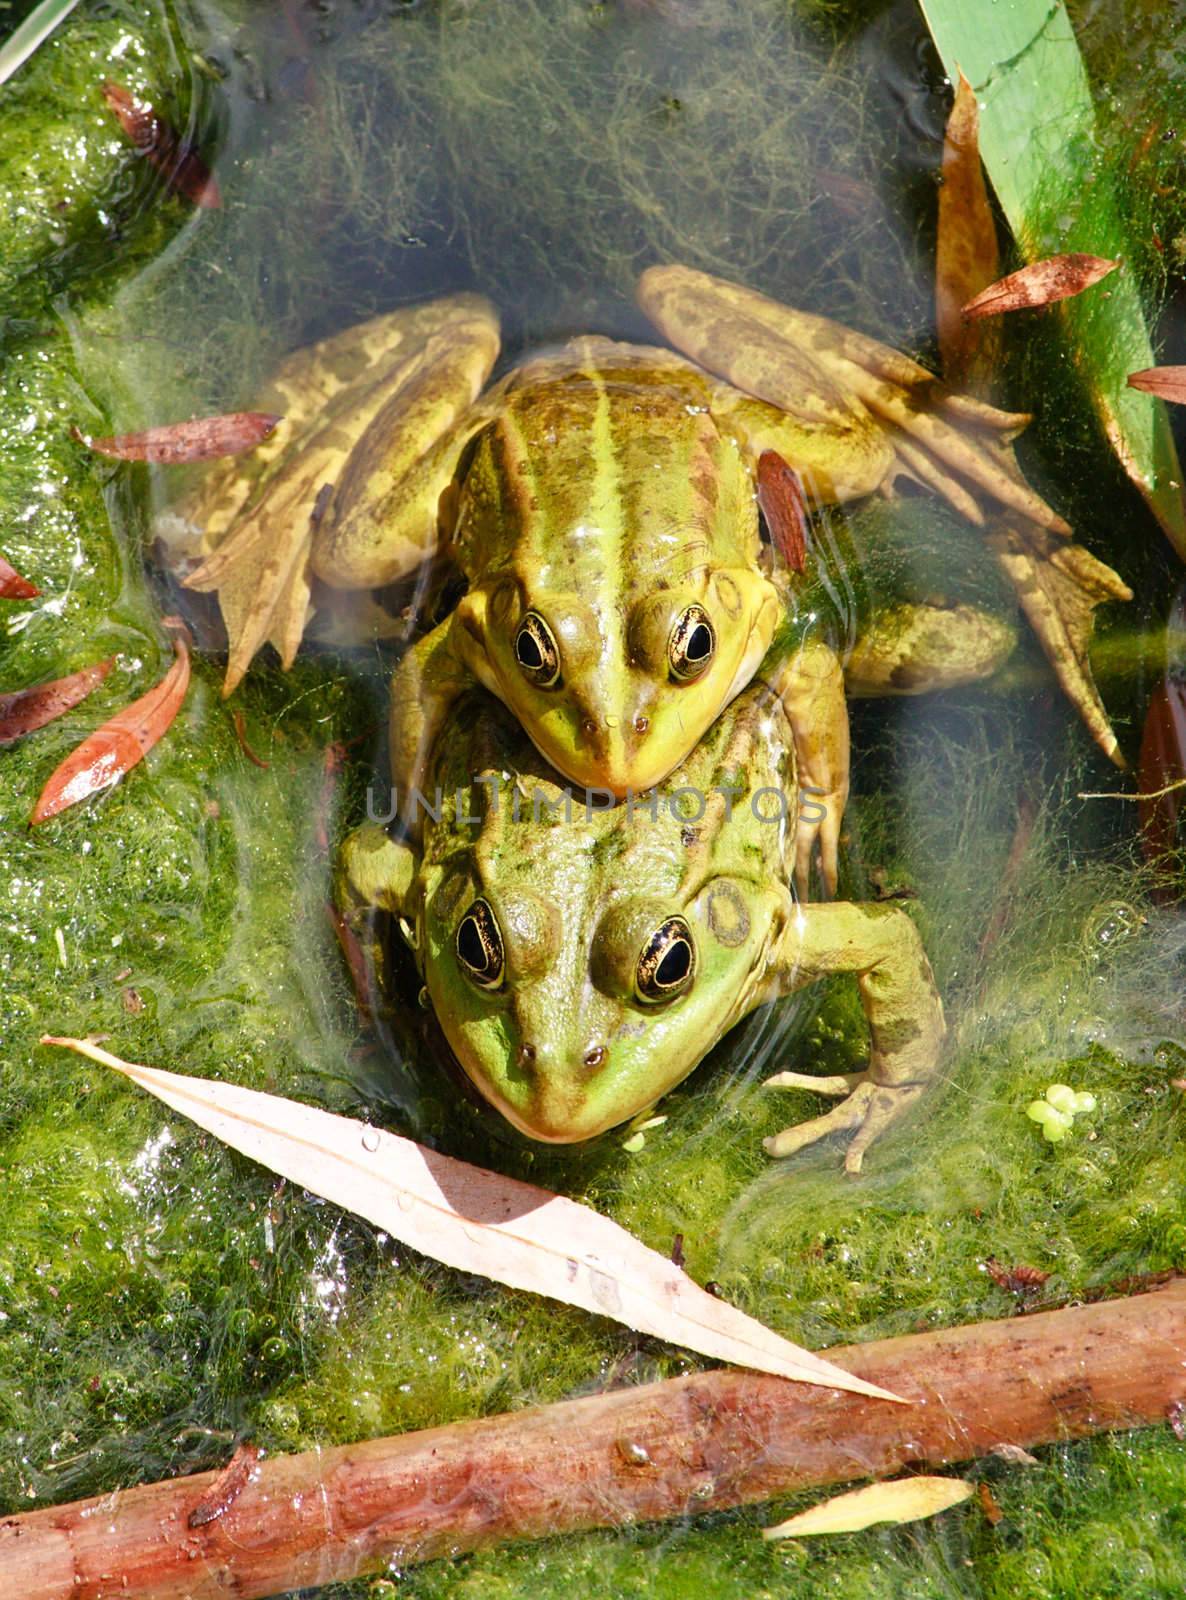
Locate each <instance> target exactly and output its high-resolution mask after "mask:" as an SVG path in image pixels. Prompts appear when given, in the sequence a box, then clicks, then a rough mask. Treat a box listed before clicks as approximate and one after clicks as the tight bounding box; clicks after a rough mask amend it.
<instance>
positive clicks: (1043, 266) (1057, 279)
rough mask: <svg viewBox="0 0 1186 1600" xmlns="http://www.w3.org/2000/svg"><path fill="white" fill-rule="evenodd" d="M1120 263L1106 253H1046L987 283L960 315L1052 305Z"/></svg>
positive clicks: (990, 314)
mask: <svg viewBox="0 0 1186 1600" xmlns="http://www.w3.org/2000/svg"><path fill="white" fill-rule="evenodd" d="M1119 265H1120V262H1119V261H1111V260H1109V259H1108V257H1107V256H1089V255H1084V254H1082V253H1081V252H1078V251H1072V252H1071V253H1070V254H1069V255H1062V256H1046V257H1044V258H1043V259H1042V260H1041V261H1031V262H1030V264H1029V266H1028V267H1022V268H1020V270H1019V271H1017V272H1010V273H1009V274H1008V276H1006V277H1004V278H998V279H997V281H996V283H990V284H989V286H988V288H987V289H983V290H981V292H980V293H979V294H978V295H976V296H975V297H974V298H973V299H971V300H969V301H968V303H967V304H966V305H965V306H964V307H962V309H961V312H960V315H961V316H963V317H967V318H968V319H969V320H971V319H973V318H975V317H999V316H1000V315H1001V314H1002V313H1003V312H1006V311H1024V310H1027V309H1028V308H1030V307H1032V306H1049V305H1053V304H1054V302H1055V301H1056V300H1069V299H1070V298H1071V297H1072V296H1073V295H1077V294H1082V293H1083V291H1084V289H1090V288H1091V286H1092V284H1094V283H1099V282H1100V280H1101V279H1102V278H1106V277H1107V276H1108V274H1109V273H1110V272H1115V270H1116V268H1117V267H1118V266H1119Z"/></svg>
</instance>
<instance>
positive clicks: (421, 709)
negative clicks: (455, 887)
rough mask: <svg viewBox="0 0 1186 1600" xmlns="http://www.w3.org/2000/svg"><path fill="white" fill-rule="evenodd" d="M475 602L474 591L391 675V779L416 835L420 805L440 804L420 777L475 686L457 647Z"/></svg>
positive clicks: (405, 818) (403, 815) (402, 814)
mask: <svg viewBox="0 0 1186 1600" xmlns="http://www.w3.org/2000/svg"><path fill="white" fill-rule="evenodd" d="M475 602H479V603H480V596H476V595H474V594H473V593H472V592H471V593H470V594H467V595H465V596H463V598H462V600H461V601H460V603H459V604H458V607H457V609H456V610H455V611H454V612H453V613H452V614H451V615H450V616H449V617H447V618H446V619H445V621H444V622H442V623H441V624H440V625H439V626H438V627H436V628H434V629H433V630H432V632H431V633H428V634H425V636H424V638H423V639H419V640H417V642H416V643H415V644H414V645H413V646H412V648H411V649H410V650H407V651H405V653H404V655H403V656H402V657H401V658H400V662H399V665H398V666H397V667H396V669H395V672H394V673H393V674H392V678H391V717H390V735H391V737H390V747H391V779H392V783H393V785H394V787H395V790H396V794H397V796H398V805H399V818H400V821H401V822H402V823H403V824H404V825H405V827H407V829H408V830H409V833H410V834H411V835H412V836H413V837H416V835H417V832H418V830H417V826H416V824H417V821H418V819H419V811H420V807H421V806H423V805H425V804H427V805H429V806H430V807H431V806H434V805H435V801H434V798H433V796H432V795H421V793H420V782H421V779H422V777H423V775H424V769H425V766H426V765H427V762H428V758H429V756H430V754H431V752H432V749H433V746H434V745H435V743H436V739H437V735H438V733H439V732H440V731H441V727H442V725H443V724H444V721H445V718H446V717H447V716H448V715H449V712H450V710H451V709H452V706H453V703H454V701H456V700H457V699H458V698H459V697H460V696H461V695H462V694H464V692H465V691H466V689H469V688H472V687H473V683H474V678H473V674H472V673H471V672H470V670H469V668H468V667H467V666H466V665H465V663H464V661H463V660H462V658H461V652H460V650H459V649H458V632H459V630H463V629H464V628H465V627H466V624H467V621H468V620H469V619H470V617H471V615H472V612H473V609H474V605H475Z"/></svg>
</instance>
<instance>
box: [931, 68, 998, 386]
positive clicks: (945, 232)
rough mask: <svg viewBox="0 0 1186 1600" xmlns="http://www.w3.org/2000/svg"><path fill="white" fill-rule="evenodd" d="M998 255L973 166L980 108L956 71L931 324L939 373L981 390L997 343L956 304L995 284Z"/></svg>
mask: <svg viewBox="0 0 1186 1600" xmlns="http://www.w3.org/2000/svg"><path fill="white" fill-rule="evenodd" d="M999 260H1000V252H999V250H998V247H997V227H996V223H995V222H994V221H993V215H992V207H991V206H990V205H989V203H988V189H987V187H986V185H985V182H984V168H983V166H982V165H981V162H980V108H979V105H978V104H977V101H976V91H975V90H974V89H973V88H972V85H971V84H970V83H969V82H968V80H967V78H965V77H964V75H963V73H962V72H961V73H960V75H959V82H958V83H957V85H956V90H955V101H954V103H953V105H952V107H951V115H950V116H949V117H948V119H947V128H946V131H945V133H944V136H943V183H942V186H941V188H940V190H939V222H938V230H937V235H936V241H935V327H936V331H937V332H938V335H939V355H940V357H941V359H942V364H943V376H944V378H945V379H946V381H947V382H948V383H950V384H958V385H960V386H961V387H967V385H968V383H969V380H970V379H975V380H979V381H981V382H983V384H984V386H985V387H987V386H988V385H989V384H990V383H991V381H992V378H993V375H994V371H995V367H996V362H997V357H998V351H997V348H996V345H997V342H998V341H999V338H1000V332H999V329H997V328H996V327H995V325H994V324H993V323H991V322H990V323H989V324H988V326H987V327H983V328H982V327H977V326H976V325H975V324H974V323H973V324H969V323H968V322H967V321H966V320H965V319H964V317H963V316H962V315H961V309H960V308H961V307H962V306H964V305H965V304H966V303H967V302H968V301H969V300H970V299H971V298H972V297H973V296H974V295H977V294H979V293H980V291H981V290H982V289H984V288H985V287H986V286H987V285H989V284H991V283H992V281H993V280H994V279H995V277H996V275H997V271H998V265H999Z"/></svg>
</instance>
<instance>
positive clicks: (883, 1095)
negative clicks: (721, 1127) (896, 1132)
mask: <svg viewBox="0 0 1186 1600" xmlns="http://www.w3.org/2000/svg"><path fill="white" fill-rule="evenodd" d="M836 1081H837V1080H836V1079H831V1078H824V1079H811V1078H806V1077H801V1075H800V1074H799V1073H793V1072H788V1073H778V1074H777V1075H776V1076H775V1077H774V1078H770V1079H767V1083H768V1084H774V1085H775V1086H777V1087H796V1088H806V1087H808V1086H810V1087H812V1088H816V1089H822V1092H823V1093H825V1094H835V1093H836V1092H837V1091H836V1089H835V1088H834V1087H832V1085H833V1084H834V1083H835V1082H836ZM848 1081H849V1083H850V1084H851V1086H852V1092H851V1093H850V1094H849V1096H848V1098H847V1099H846V1100H844V1101H843V1102H842V1103H841V1104H840V1105H838V1106H837V1107H836V1108H835V1109H834V1110H832V1111H829V1112H827V1113H826V1114H825V1115H824V1116H822V1117H812V1118H811V1119H810V1120H809V1121H807V1122H801V1123H799V1124H798V1125H797V1126H796V1127H793V1128H784V1129H783V1130H782V1132H781V1133H776V1134H775V1135H774V1136H773V1138H770V1139H764V1140H763V1141H762V1143H763V1146H764V1148H765V1150H766V1153H767V1155H770V1156H774V1157H776V1158H782V1157H785V1156H793V1155H795V1154H797V1152H798V1151H800V1150H805V1149H806V1148H807V1147H808V1145H812V1144H818V1142H819V1141H820V1140H821V1139H827V1138H829V1137H830V1136H831V1135H832V1134H834V1133H849V1132H851V1133H852V1135H853V1138H852V1141H851V1142H850V1144H849V1147H848V1151H847V1154H846V1155H845V1158H844V1170H845V1171H846V1172H852V1173H857V1172H860V1170H861V1164H862V1162H863V1161H864V1157H865V1151H866V1150H867V1149H868V1148H869V1146H870V1145H871V1144H872V1143H873V1141H874V1139H876V1138H877V1136H878V1135H879V1134H880V1133H882V1132H883V1131H884V1129H885V1128H887V1127H888V1126H889V1124H890V1123H891V1122H893V1121H894V1120H895V1118H897V1117H899V1116H900V1115H901V1113H902V1112H903V1111H904V1110H905V1109H906V1108H907V1106H909V1105H911V1104H912V1103H913V1102H914V1101H915V1100H916V1099H917V1098H918V1096H919V1095H920V1094H921V1093H922V1090H923V1085H922V1084H918V1083H907V1084H883V1083H874V1082H873V1081H872V1079H870V1078H869V1077H868V1076H867V1075H866V1074H864V1073H858V1074H855V1075H854V1076H853V1077H852V1078H850V1079H849V1080H848Z"/></svg>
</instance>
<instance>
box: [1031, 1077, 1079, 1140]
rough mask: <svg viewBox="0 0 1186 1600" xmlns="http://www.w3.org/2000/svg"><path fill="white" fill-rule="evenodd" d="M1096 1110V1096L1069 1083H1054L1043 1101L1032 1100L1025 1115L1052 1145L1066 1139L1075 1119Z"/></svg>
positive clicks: (1047, 1090) (1048, 1088) (1049, 1087)
mask: <svg viewBox="0 0 1186 1600" xmlns="http://www.w3.org/2000/svg"><path fill="white" fill-rule="evenodd" d="M1094 1110H1095V1096H1094V1095H1093V1094H1088V1093H1087V1091H1086V1090H1081V1089H1072V1088H1071V1086H1070V1084H1069V1083H1052V1084H1050V1085H1049V1086H1048V1087H1047V1089H1046V1096H1045V1099H1043V1100H1031V1101H1030V1103H1029V1105H1028V1106H1026V1108H1025V1114H1026V1116H1027V1117H1029V1119H1030V1121H1031V1122H1036V1123H1038V1125H1039V1126H1040V1127H1041V1129H1042V1135H1043V1137H1044V1138H1046V1139H1048V1140H1049V1141H1050V1143H1051V1144H1058V1143H1059V1142H1060V1141H1061V1140H1063V1139H1065V1138H1066V1136H1067V1134H1068V1133H1070V1131H1071V1128H1072V1127H1073V1125H1074V1122H1075V1118H1076V1117H1077V1116H1078V1115H1079V1114H1080V1113H1081V1112H1084V1111H1094Z"/></svg>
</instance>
